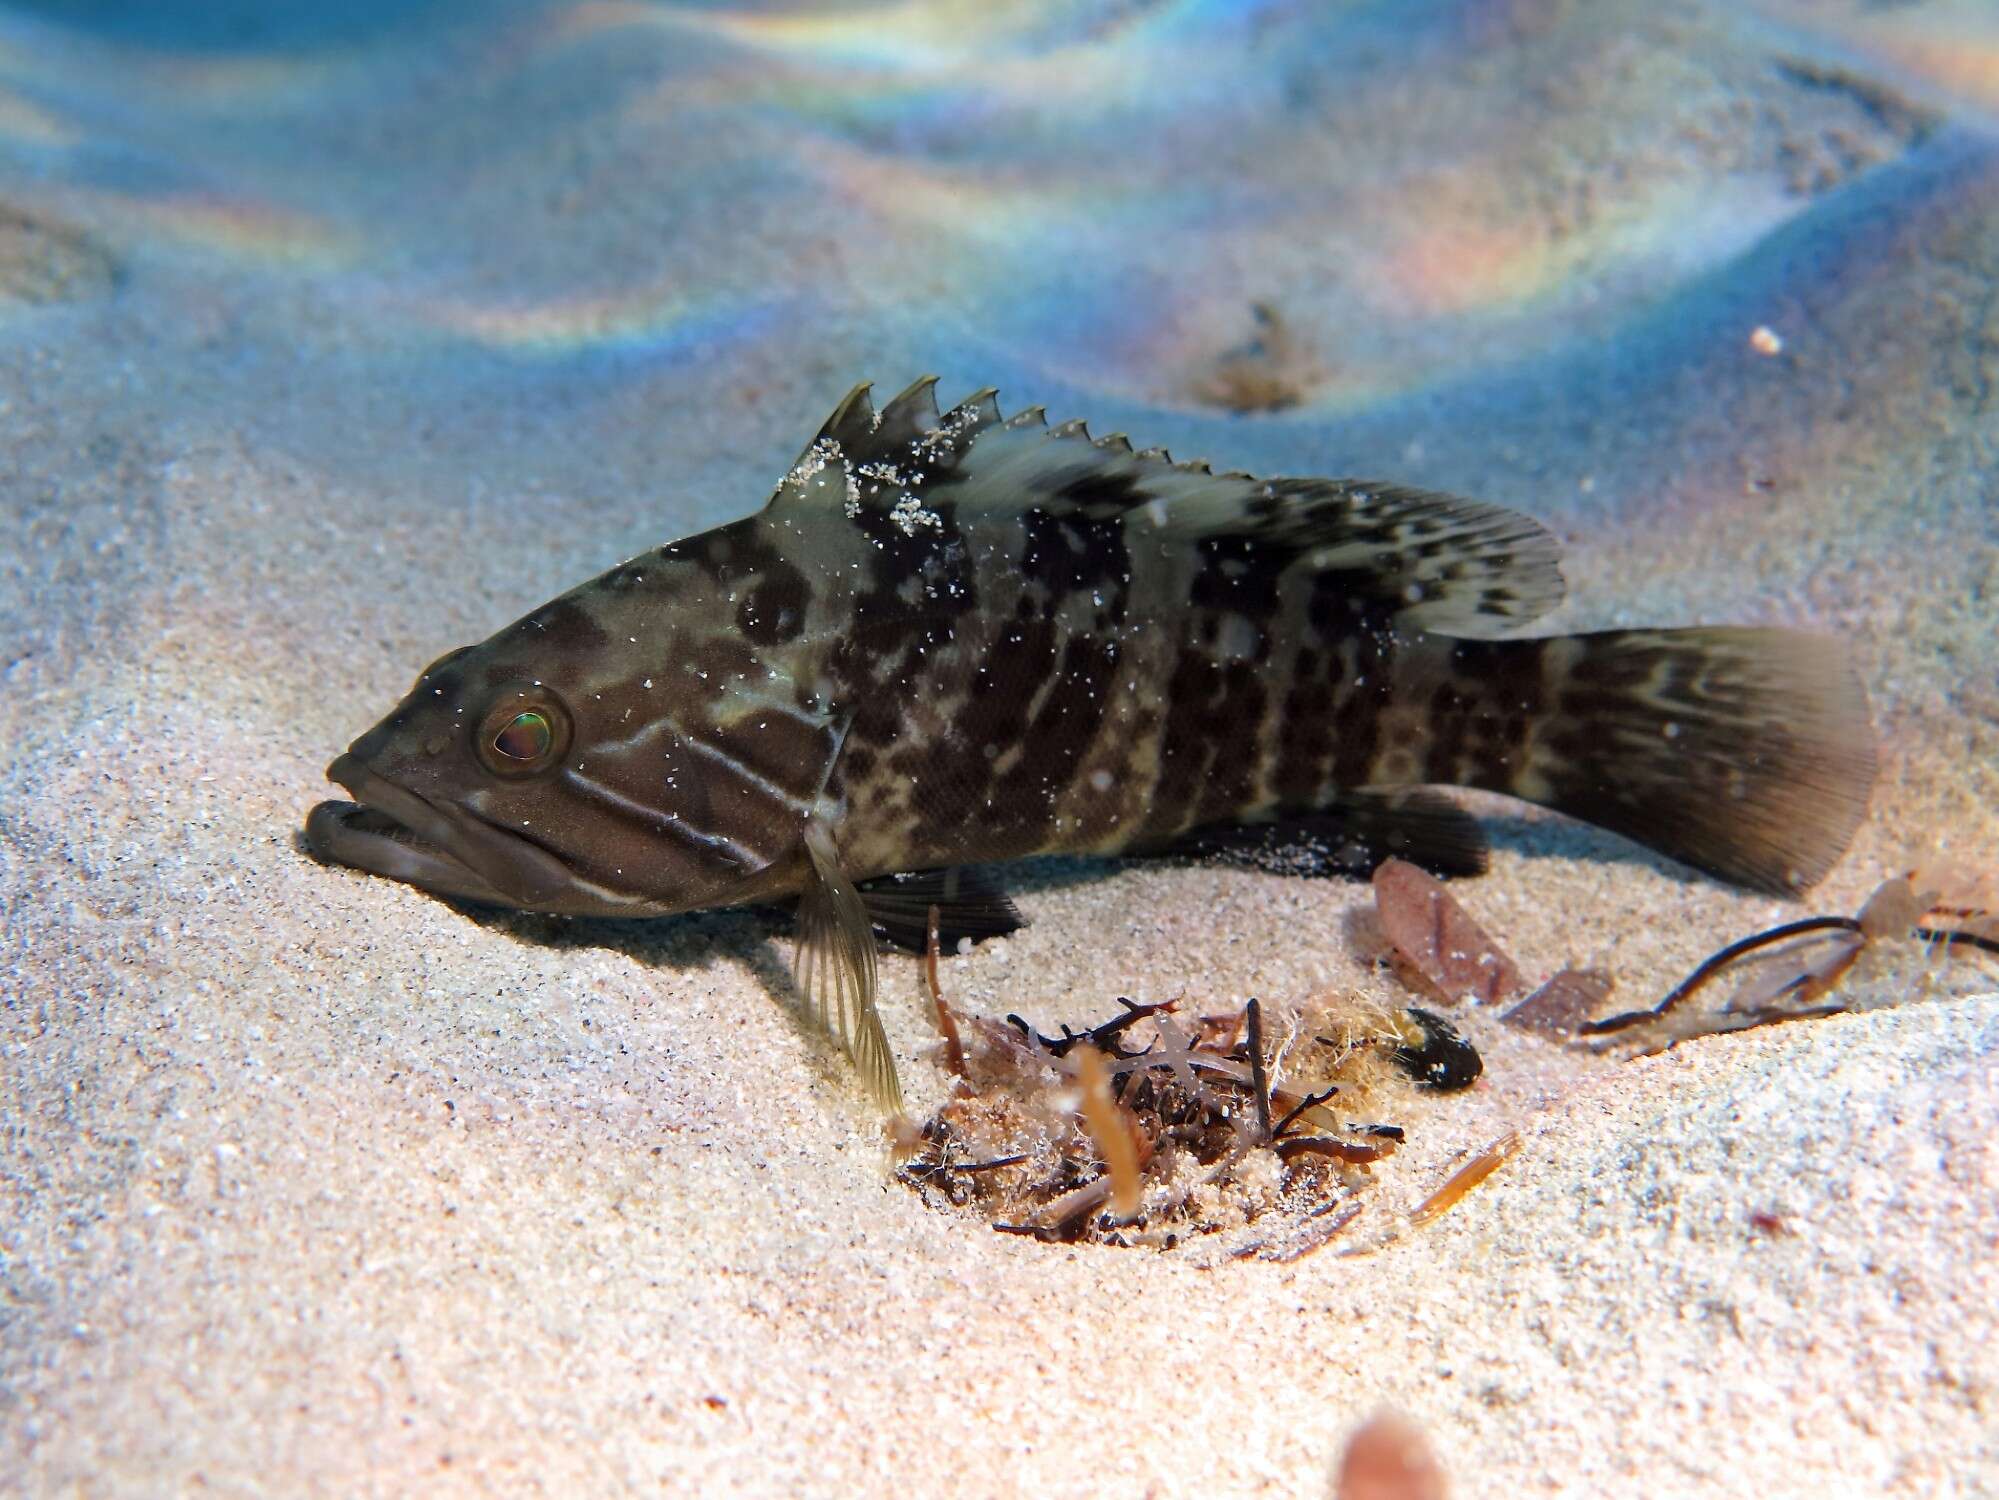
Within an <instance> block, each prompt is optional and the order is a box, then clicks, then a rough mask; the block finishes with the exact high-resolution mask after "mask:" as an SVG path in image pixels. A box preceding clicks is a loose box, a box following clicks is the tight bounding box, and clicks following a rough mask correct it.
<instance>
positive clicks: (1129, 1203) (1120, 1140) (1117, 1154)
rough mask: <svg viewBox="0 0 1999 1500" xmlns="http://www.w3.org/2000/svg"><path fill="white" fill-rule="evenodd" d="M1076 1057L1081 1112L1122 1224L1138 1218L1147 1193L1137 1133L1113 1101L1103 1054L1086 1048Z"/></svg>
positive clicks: (1108, 1070)
mask: <svg viewBox="0 0 1999 1500" xmlns="http://www.w3.org/2000/svg"><path fill="white" fill-rule="evenodd" d="M1075 1057H1076V1083H1077V1086H1078V1090H1079V1092H1080V1093H1081V1094H1082V1102H1081V1104H1080V1106H1079V1110H1080V1113H1081V1114H1082V1116H1083V1123H1084V1125H1086V1126H1087V1127H1088V1128H1089V1132H1090V1138H1091V1139H1092V1140H1093V1141H1095V1142H1096V1143H1097V1150H1098V1151H1099V1152H1101V1153H1102V1155H1103V1158H1104V1170H1105V1172H1106V1173H1107V1174H1108V1175H1109V1177H1110V1180H1111V1212H1112V1213H1113V1214H1115V1215H1116V1216H1117V1217H1118V1218H1119V1219H1120V1220H1129V1219H1132V1218H1135V1217H1136V1216H1137V1214H1138V1206H1139V1203H1140V1202H1141V1201H1142V1200H1143V1197H1144V1193H1145V1182H1144V1179H1142V1178H1141V1177H1140V1176H1139V1175H1138V1166H1139V1161H1138V1158H1139V1145H1138V1133H1137V1130H1136V1128H1135V1125H1134V1122H1133V1121H1132V1120H1131V1119H1130V1118H1129V1117H1128V1116H1127V1115H1126V1114H1125V1112H1124V1110H1123V1109H1122V1108H1121V1107H1120V1106H1119V1104H1118V1102H1117V1100H1115V1099H1113V1098H1112V1097H1111V1074H1110V1069H1109V1068H1107V1067H1106V1066H1105V1065H1104V1057H1103V1054H1102V1053H1101V1052H1099V1051H1097V1049H1096V1048H1095V1047H1090V1046H1082V1047H1078V1048H1077V1049H1076V1053H1075Z"/></svg>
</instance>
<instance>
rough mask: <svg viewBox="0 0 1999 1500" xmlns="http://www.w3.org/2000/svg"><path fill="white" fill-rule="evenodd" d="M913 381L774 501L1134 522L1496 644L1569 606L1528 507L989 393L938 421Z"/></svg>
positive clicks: (1553, 551)
mask: <svg viewBox="0 0 1999 1500" xmlns="http://www.w3.org/2000/svg"><path fill="white" fill-rule="evenodd" d="M934 386H935V381H934V380H933V379H931V378H929V377H926V378H924V379H922V380H919V381H917V382H916V383H915V384H914V385H912V386H910V387H909V389H908V390H906V391H904V392H903V393H902V394H901V395H899V396H897V397H896V398H895V399H894V400H893V401H891V402H890V403H889V404H888V406H887V407H885V408H884V409H883V410H882V412H881V414H880V416H877V415H876V414H875V411H874V407H873V405H872V403H871V402H870V401H869V399H868V387H867V386H865V385H861V386H857V387H855V389H854V390H853V391H852V392H851V393H849V395H848V396H847V398H846V399H845V400H844V401H842V402H841V403H840V405H839V406H838V407H837V408H835V410H834V412H833V415H832V416H831V417H829V418H828V419H827V421H826V424H825V426H823V427H822V428H821V429H820V431H819V436H818V437H817V438H816V439H814V441H813V443H812V445H811V446H810V447H808V448H807V449H806V451H805V453H804V454H803V455H801V456H800V459H799V462H798V464H796V465H795V466H794V467H793V469H792V471H791V472H790V473H789V474H788V475H786V477H785V480H784V482H783V483H782V484H780V485H779V486H778V488H777V491H776V493H775V494H773V496H772V497H771V504H772V506H773V507H778V506H783V505H788V504H825V503H829V502H831V503H839V504H842V505H844V506H846V507H847V509H848V513H849V514H855V515H858V514H859V513H860V510H861V509H870V508H874V507H877V506H879V507H884V508H892V507H894V506H896V505H897V504H898V503H900V504H903V505H905V506H906V505H909V504H911V503H913V502H912V497H913V501H915V502H920V503H921V504H922V505H926V506H927V505H931V504H935V503H940V502H948V503H949V504H950V505H952V506H953V507H955V509H956V510H957V511H958V512H960V513H961V514H962V513H973V514H977V513H985V514H1008V513H1016V514H1017V513H1019V512H1022V511H1028V510H1039V511H1043V512H1047V513H1050V514H1076V515H1080V516H1084V517H1087V518H1089V519H1091V520H1094V521H1103V520H1109V519H1111V518H1115V517H1120V516H1128V517H1129V520H1128V522H1127V524H1128V525H1132V526H1144V527H1151V528H1153V529H1154V530H1155V531H1156V532H1157V533H1158V534H1159V535H1160V536H1161V537H1162V539H1170V540H1174V541H1179V542H1182V543H1184V544H1186V545H1188V546H1190V547H1194V548H1198V549H1199V550H1200V551H1201V552H1202V553H1203V554H1205V555H1207V556H1210V557H1214V558H1232V557H1242V558H1245V559H1246V558H1248V557H1249V556H1251V555H1255V554H1269V553H1272V552H1275V553H1278V554H1281V556H1282V557H1283V558H1284V560H1285V561H1286V564H1287V566H1288V565H1290V564H1293V563H1295V564H1298V565H1301V566H1303V567H1304V568H1305V569H1306V570H1308V571H1310V572H1317V573H1334V572H1337V573H1339V574H1340V575H1341V583H1342V587H1343V588H1345V589H1346V590H1347V591H1348V593H1349V595H1350V597H1352V599H1353V601H1354V603H1355V605H1356V606H1359V605H1363V604H1365V605H1368V606H1370V612H1371V613H1374V614H1376V615H1379V616H1392V617H1394V618H1396V619H1397V620H1399V621H1401V622H1402V623H1404V624H1406V625H1408V626H1411V627H1414V628H1418V629H1424V630H1435V631H1444V632H1449V633H1453V634H1458V635H1469V636H1478V635H1489V634H1493V633H1495V632H1496V631H1498V630H1500V629H1503V628H1505V627H1507V626H1510V625H1515V624H1518V623H1520V622H1523V621H1526V620H1531V619H1534V618H1535V617H1537V616H1539V615H1541V614H1544V613H1546V612H1547V611H1548V610H1549V609H1552V608H1553V607H1554V606H1555V605H1556V604H1557V603H1559V602H1560V600H1561V597H1562V577H1561V571H1560V569H1559V567H1558V566H1557V557H1558V548H1557V545H1556V543H1555V539H1554V537H1553V536H1551V535H1550V534H1549V533H1548V532H1547V531H1546V530H1545V529H1544V528H1543V527H1542V526H1541V525H1540V524H1539V523H1538V522H1536V521H1534V520H1532V519H1530V518H1529V517H1527V516H1524V515H1521V514H1519V513H1518V512H1516V511H1511V510H1506V509H1503V508H1501V507H1499V506H1496V505H1487V504H1483V503H1481V502H1479V501H1476V500H1464V499H1460V498H1458V497H1456V496H1453V495H1444V494H1438V493H1435V492H1432V491H1427V490H1416V489H1409V488H1405V487H1403V486H1400V485H1393V484H1377V483H1373V482H1370V481H1366V480H1355V479H1309V478H1295V479H1293V478H1278V479H1267V480H1265V479H1257V478H1255V477H1253V476H1251V475H1249V474H1245V473H1242V472H1240V471H1226V472H1223V473H1219V474H1218V473H1215V472H1213V471H1212V470H1211V469H1210V468H1209V466H1208V464H1207V463H1206V462H1205V461H1198V462H1191V463H1175V462H1173V459H1172V457H1171V455H1169V454H1168V453H1167V452H1166V451H1165V450H1164V449H1162V448H1146V449H1142V450H1138V451H1134V450H1133V449H1132V447H1131V444H1130V443H1129V441H1128V440H1126V439H1125V438H1124V436H1123V435H1122V434H1117V435H1115V436H1112V437H1107V438H1103V439H1092V438H1091V436H1090V433H1089V429H1088V427H1087V426H1086V425H1085V424H1084V423H1082V422H1080V421H1069V422H1063V423H1060V424H1058V425H1056V426H1052V427H1051V426H1049V425H1048V422H1047V417H1046V414H1045V413H1044V411H1043V410H1042V408H1040V407H1038V406H1030V407H1027V408H1025V409H1024V410H1022V411H1019V412H1016V413H1015V414H1014V415H1013V416H1011V417H1007V418H1004V419H1003V418H1002V417H1001V416H1000V411H999V406H998V403H997V402H996V401H995V399H994V396H993V393H992V392H991V391H989V390H986V391H979V392H977V393H975V394H974V395H972V396H971V397H969V398H967V399H966V400H965V401H964V402H961V403H960V404H959V405H958V406H956V407H954V408H953V409H952V410H951V411H950V412H948V413H946V414H944V415H942V416H939V415H937V404H936V397H935V392H934Z"/></svg>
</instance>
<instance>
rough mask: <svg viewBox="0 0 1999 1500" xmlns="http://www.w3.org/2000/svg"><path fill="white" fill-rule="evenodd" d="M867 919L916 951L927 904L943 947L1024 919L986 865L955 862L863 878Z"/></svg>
mask: <svg viewBox="0 0 1999 1500" xmlns="http://www.w3.org/2000/svg"><path fill="white" fill-rule="evenodd" d="M860 892H861V901H862V902H863V903H864V904H865V905H866V907H867V909H868V919H869V920H870V921H871V922H873V923H874V925H875V926H876V928H878V929H879V930H880V932H881V935H882V936H883V937H885V938H887V939H888V940H889V941H890V942H891V943H894V944H895V945H896V946H897V947H898V948H907V949H908V950H909V951H910V952H912V953H921V952H923V950H924V949H925V948H927V947H928V946H929V941H930V908H931V907H933V906H934V907H936V908H937V942H938V946H940V947H941V948H943V949H944V950H945V951H946V952H949V951H951V950H952V949H954V948H956V947H957V946H958V942H959V940H960V939H961V938H971V939H972V940H973V941H975V942H976V941H977V940H978V939H980V938H989V937H999V936H1002V935H1003V934H1005V933H1009V932H1017V931H1019V930H1020V929H1021V928H1023V927H1025V926H1026V925H1027V918H1025V917H1023V916H1022V915H1021V914H1020V909H1019V908H1018V907H1016V906H1015V905H1014V904H1013V902H1012V900H1011V899H1010V898H1009V897H1008V896H1007V893H1006V891H1005V890H1004V889H1002V888H1001V886H1000V883H999V881H998V879H997V878H996V877H995V876H994V875H993V874H992V873H991V872H990V871H987V870H981V869H975V868H967V867H965V866H962V865H961V866H957V867H954V868H952V869H949V870H922V871H919V872H918V873H916V874H914V875H884V876H882V877H880V878H879V879H877V880H868V881H863V882H862V884H861V887H860Z"/></svg>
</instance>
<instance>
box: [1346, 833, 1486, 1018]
mask: <svg viewBox="0 0 1999 1500" xmlns="http://www.w3.org/2000/svg"><path fill="white" fill-rule="evenodd" d="M1374 903H1375V910H1376V912H1377V914H1378V916H1379V919H1380V922H1381V930H1382V932H1383V934H1384V935H1385V936H1386V937H1387V938H1388V941H1389V942H1390V943H1392V944H1393V945H1394V947H1395V951H1396V952H1397V953H1399V954H1401V955H1402V957H1403V958H1405V959H1407V960H1408V961H1409V962H1410V963H1411V964H1413V965H1414V966H1415V967H1416V969H1417V971H1418V972H1419V973H1421V974H1422V976H1423V977H1424V978H1425V979H1427V980H1428V981H1429V982H1430V983H1431V984H1433V985H1435V986H1436V988H1437V990H1438V991H1439V992H1440V993H1441V994H1443V995H1444V996H1445V997H1446V998H1447V999H1452V1000H1457V999H1462V998H1465V997H1467V996H1469V997H1471V998H1472V999H1475V1000H1479V1001H1483V1002H1484V1003H1485V1004H1487V1005H1491V1004H1495V1003H1497V1002H1499V1001H1502V1000H1510V999H1511V998H1512V997H1513V996H1514V995H1516V994H1518V993H1519V991H1520V989H1521V982H1520V970H1519V968H1518V967H1517V966H1516V965H1515V964H1514V962H1513V960H1512V959H1511V958H1509V957H1507V956H1506V954H1505V953H1504V952H1503V951H1502V950H1501V949H1500V947H1499V945H1498V944H1497V943H1495V942H1494V941H1493V940H1492V939H1491V938H1490V937H1489V936H1488V935H1487V934H1486V932H1485V930H1484V929H1483V928H1481V927H1480V926H1479V925H1478V923H1476V922H1474V921H1473V920H1472V919H1471V915H1470V914H1469V913H1468V912H1466V910H1465V909H1464V908H1463V907H1462V906H1460V905H1459V904H1458V901H1457V898H1456V897H1455V896H1453V895H1451V893H1450V892H1449V891H1447V890H1445V889H1444V886H1443V882H1441V881H1440V880H1438V879H1437V877H1436V876H1434V875H1432V874H1430V873H1429V872H1428V871H1426V870H1420V869H1418V868H1417V867H1416V866H1415V865H1412V864H1410V863H1409V862H1408V861H1407V860H1402V859H1391V860H1387V861H1385V862H1384V863H1383V864H1382V866H1381V868H1379V869H1378V870H1376V871H1375V872H1374Z"/></svg>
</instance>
